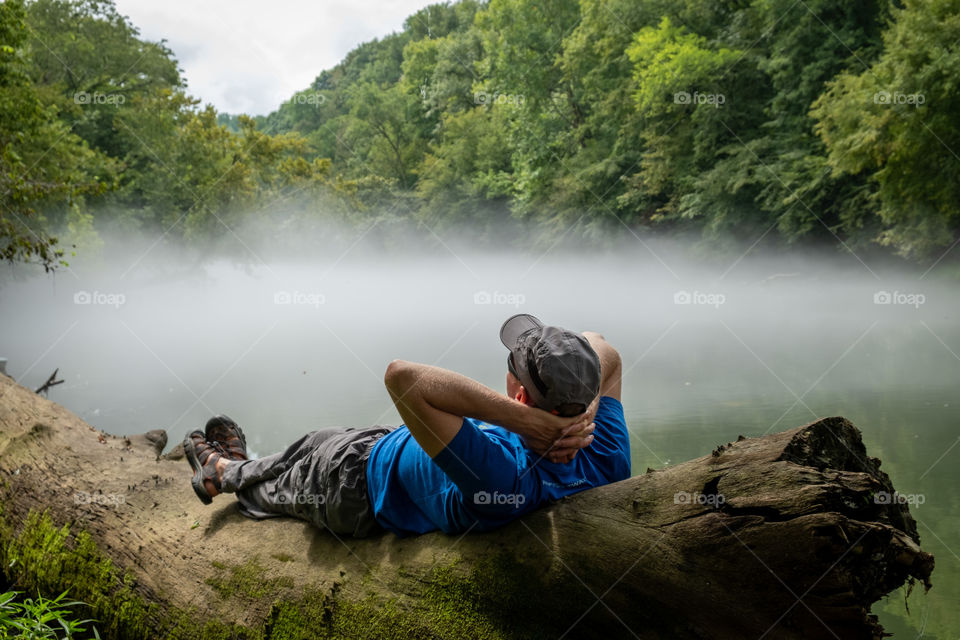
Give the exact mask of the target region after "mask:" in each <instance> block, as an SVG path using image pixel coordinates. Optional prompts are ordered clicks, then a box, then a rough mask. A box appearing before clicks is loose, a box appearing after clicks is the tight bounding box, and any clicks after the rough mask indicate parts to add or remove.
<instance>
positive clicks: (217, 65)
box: [116, 0, 437, 115]
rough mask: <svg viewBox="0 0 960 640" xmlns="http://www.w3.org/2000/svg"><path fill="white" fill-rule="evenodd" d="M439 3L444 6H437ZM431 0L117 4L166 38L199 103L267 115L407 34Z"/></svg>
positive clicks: (146, 32) (147, 0)
mask: <svg viewBox="0 0 960 640" xmlns="http://www.w3.org/2000/svg"><path fill="white" fill-rule="evenodd" d="M432 1H433V2H436V1H437V0H432ZM431 3H432V2H431V0H272V1H271V2H262V1H261V2H252V1H250V0H203V1H202V2H197V1H196V0H191V1H187V0H163V1H162V2H157V0H116V6H117V10H118V11H119V12H120V13H122V14H124V15H127V16H129V17H130V19H131V21H132V22H133V24H135V25H136V26H137V27H139V29H140V33H141V35H142V36H143V37H144V38H145V39H147V40H151V41H156V40H160V39H161V38H165V39H166V40H167V45H168V46H169V47H170V48H171V49H173V52H174V54H175V55H176V57H177V60H178V61H179V62H180V67H181V68H182V69H183V70H184V75H185V76H186V78H187V82H188V88H189V92H190V94H191V95H193V96H195V97H198V98H200V99H201V100H203V102H204V103H212V104H213V105H214V106H215V107H216V108H217V110H218V111H226V112H229V113H249V114H251V115H257V114H266V113H269V112H271V111H273V110H274V109H276V108H277V106H278V105H279V104H280V103H281V102H283V101H284V100H286V99H287V98H289V97H290V96H291V95H292V94H293V92H294V91H297V90H298V89H305V88H307V87H308V86H309V85H310V83H311V82H312V81H313V79H314V78H315V77H316V76H317V74H318V73H320V72H321V71H322V70H324V69H328V68H330V67H332V66H334V65H335V64H337V63H338V62H339V61H340V60H341V59H342V58H343V56H344V55H345V54H346V53H347V52H348V51H350V50H351V49H353V48H354V47H355V46H357V45H358V44H360V43H361V42H365V41H367V40H371V39H373V38H378V37H383V36H385V35H387V34H389V33H391V32H393V31H399V30H400V29H401V28H402V27H403V21H404V19H405V18H406V17H407V16H408V15H410V14H411V13H413V12H415V11H416V10H417V9H420V8H422V7H425V6H427V5H428V4H431Z"/></svg>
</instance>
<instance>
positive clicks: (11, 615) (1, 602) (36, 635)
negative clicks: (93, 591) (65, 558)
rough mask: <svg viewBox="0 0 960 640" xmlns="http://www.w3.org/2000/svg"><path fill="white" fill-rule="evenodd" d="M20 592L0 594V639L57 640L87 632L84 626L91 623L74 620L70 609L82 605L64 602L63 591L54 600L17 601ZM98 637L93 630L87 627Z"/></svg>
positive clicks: (64, 595) (95, 630) (29, 599)
mask: <svg viewBox="0 0 960 640" xmlns="http://www.w3.org/2000/svg"><path fill="white" fill-rule="evenodd" d="M19 596H22V593H20V592H18V591H8V592H6V593H3V594H0V632H2V633H3V637H4V638H7V637H12V638H22V639H23V640H60V639H61V638H63V639H65V640H66V639H67V638H73V637H74V636H75V635H76V634H84V633H85V632H87V627H86V626H85V625H86V624H87V623H89V622H94V621H93V620H74V619H73V617H74V616H73V612H72V611H71V608H72V607H75V606H77V605H82V604H83V603H82V602H74V601H70V600H66V597H67V592H66V591H64V592H63V593H61V594H60V595H59V596H57V597H56V598H44V597H43V596H40V595H38V596H37V597H36V598H22V599H21V598H19ZM90 629H91V631H92V633H93V637H95V638H99V637H100V634H99V632H98V631H97V628H96V627H91V628H90Z"/></svg>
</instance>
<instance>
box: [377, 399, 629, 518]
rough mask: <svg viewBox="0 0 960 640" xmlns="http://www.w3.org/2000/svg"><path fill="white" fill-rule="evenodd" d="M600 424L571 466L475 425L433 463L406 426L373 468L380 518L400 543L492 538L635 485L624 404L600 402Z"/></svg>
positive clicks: (386, 439) (383, 446)
mask: <svg viewBox="0 0 960 640" xmlns="http://www.w3.org/2000/svg"><path fill="white" fill-rule="evenodd" d="M594 424H595V425H596V429H595V430H594V433H593V435H594V439H593V442H592V443H591V444H590V446H589V447H587V448H585V449H581V450H580V451H579V452H578V453H577V455H576V457H575V458H574V459H573V460H572V461H571V462H569V463H567V464H556V463H553V462H550V461H549V460H547V459H546V458H542V459H541V458H540V456H539V455H537V454H536V453H534V452H532V451H530V450H529V449H527V448H526V446H524V444H523V440H522V439H521V438H520V436H518V435H517V434H515V433H512V432H510V431H507V430H506V429H504V428H503V427H498V426H495V425H490V424H487V423H485V422H480V421H479V420H474V419H473V418H464V420H463V425H462V426H461V428H460V431H459V432H457V435H456V436H454V438H453V440H451V441H450V442H449V444H447V446H446V447H445V448H444V449H443V450H442V451H441V452H440V453H438V454H437V456H436V457H435V458H433V459H431V458H430V456H428V455H427V453H426V452H425V451H424V450H423V449H422V448H421V447H420V445H419V444H418V443H417V441H416V440H415V439H414V438H413V436H412V435H411V433H410V430H409V429H407V427H406V426H401V427H400V428H398V429H396V430H394V431H392V432H390V433H389V434H387V435H385V436H383V437H382V438H380V440H378V441H377V443H376V444H375V445H374V447H373V450H372V451H371V452H370V458H369V460H368V461H367V489H368V492H369V496H370V502H371V504H372V505H373V512H374V515H375V516H376V519H377V521H378V522H379V523H380V524H381V525H383V527H384V528H386V529H387V530H389V531H392V532H394V533H395V534H397V535H398V536H405V535H410V534H419V533H426V532H428V531H435V530H437V529H440V530H442V531H445V532H446V533H459V532H462V531H466V530H467V529H472V530H473V531H488V530H490V529H495V528H497V527H499V526H502V525H504V524H506V523H508V522H510V521H511V520H514V519H516V518H517V517H519V516H521V515H523V514H525V513H527V512H529V511H532V510H533V509H536V508H537V507H539V506H540V505H541V504H543V503H544V502H547V501H549V500H557V499H559V498H562V497H564V496H568V495H570V494H573V493H577V492H578V491H583V490H584V489H589V488H591V487H598V486H600V485H604V484H608V483H611V482H617V481H619V480H624V479H626V478H629V477H630V439H629V434H628V433H627V425H626V422H625V420H624V417H623V405H622V404H621V403H620V401H619V400H616V399H615V398H611V397H609V396H604V397H602V398H600V403H599V406H598V408H597V415H596V417H595V418H594Z"/></svg>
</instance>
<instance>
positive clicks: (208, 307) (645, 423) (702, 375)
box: [0, 245, 960, 638]
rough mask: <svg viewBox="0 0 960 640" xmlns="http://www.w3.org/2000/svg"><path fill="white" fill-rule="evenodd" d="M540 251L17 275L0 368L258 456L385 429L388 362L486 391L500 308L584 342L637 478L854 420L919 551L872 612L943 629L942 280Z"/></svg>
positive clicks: (948, 419) (953, 456)
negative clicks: (904, 507)
mask: <svg viewBox="0 0 960 640" xmlns="http://www.w3.org/2000/svg"><path fill="white" fill-rule="evenodd" d="M651 249H652V250H651ZM558 253H560V252H551V251H549V250H548V251H545V252H541V253H536V252H531V253H529V254H526V255H516V254H508V253H502V254H492V255H491V254H481V253H473V252H471V251H469V250H468V249H463V248H458V249H456V250H453V249H450V250H449V251H446V252H441V253H440V254H431V255H429V256H426V255H424V256H418V257H414V256H406V257H401V256H396V255H391V256H390V257H389V258H388V257H385V256H384V255H379V254H378V253H377V252H375V251H367V250H361V251H354V252H346V253H343V252H341V253H336V254H330V255H325V256H324V257H322V258H317V259H316V260H315V261H312V262H310V263H299V264H294V263H281V262H272V263H270V264H264V263H258V262H257V261H256V260H252V261H251V260H248V261H246V263H245V264H231V263H226V262H212V263H197V262H191V261H180V260H178V259H164V260H157V259H154V260H152V261H150V262H149V263H148V262H147V261H141V260H136V261H132V262H130V263H124V264H119V265H117V264H112V265H106V264H103V263H100V264H90V265H80V264H77V265H73V266H72V267H71V269H70V270H69V271H64V272H61V273H58V274H57V275H56V276H55V277H51V276H44V275H30V272H29V271H28V270H26V269H24V268H23V267H20V268H17V269H16V270H8V272H7V273H5V274H4V276H5V280H4V282H3V284H2V286H0V317H2V318H3V321H2V326H3V331H2V336H0V357H5V358H8V360H9V362H8V364H7V372H8V373H9V374H10V375H12V376H14V377H15V378H16V379H17V380H18V381H20V382H21V383H22V384H25V385H27V386H31V387H36V386H39V385H40V384H42V382H43V381H44V380H45V379H46V377H47V376H48V375H49V374H50V373H52V372H53V370H54V369H55V368H57V367H59V369H60V376H61V377H62V378H63V379H64V380H65V383H64V384H62V385H60V386H57V387H54V389H53V390H52V391H51V392H50V398H51V399H52V400H55V401H56V402H59V403H60V404H62V405H64V406H66V407H67V408H69V409H70V410H72V411H74V412H75V413H77V414H78V415H80V416H81V417H82V418H84V419H85V420H87V421H88V422H90V423H91V424H94V425H96V426H98V427H100V428H103V429H105V430H106V431H108V432H112V433H117V434H131V433H138V432H143V431H146V430H148V429H154V428H163V429H167V430H168V432H169V433H170V441H171V444H173V443H175V442H177V441H179V439H180V438H182V437H183V434H184V433H185V432H187V431H188V430H190V429H193V428H198V427H202V425H203V423H204V421H205V420H206V418H207V417H209V416H210V415H212V414H213V413H218V412H224V413H227V414H228V415H230V416H232V417H233V418H235V419H236V420H237V421H238V422H240V424H241V425H242V426H243V427H244V430H245V432H246V434H247V437H248V441H249V445H250V447H251V449H252V450H254V451H255V452H256V453H258V454H267V453H271V452H274V451H277V450H279V449H281V448H283V446H284V445H285V443H287V442H289V441H291V440H293V439H294V438H296V437H297V436H299V435H300V434H301V433H303V432H304V431H306V430H308V429H314V428H321V427H325V426H333V425H346V426H351V425H353V426H363V425H369V424H378V423H379V424H396V423H397V422H398V416H397V414H396V411H395V410H394V409H393V407H392V405H391V403H390V400H389V397H388V395H387V393H386V391H385V390H384V388H383V382H382V376H383V372H384V369H385V368H386V366H387V364H388V363H389V362H390V360H392V359H394V358H402V359H407V360H415V361H419V362H426V363H431V364H437V365H440V366H444V367H447V368H451V369H455V370H457V371H460V372H462V373H465V374H467V375H469V376H471V377H473V378H476V379H478V380H480V381H481V382H483V383H485V384H487V385H489V386H491V387H493V388H495V389H499V390H502V389H503V385H504V375H505V357H506V350H505V349H504V348H503V346H502V345H501V344H500V343H499V340H498V337H497V332H498V330H499V327H500V324H501V322H502V321H503V320H504V319H505V318H506V317H507V316H509V315H512V314H513V313H518V312H527V313H533V314H535V315H537V316H539V317H540V318H541V319H542V320H544V321H545V322H547V323H550V324H558V325H562V326H566V327H569V328H572V329H577V330H586V329H590V330H595V331H599V332H601V333H603V334H604V335H605V336H606V338H607V340H608V341H609V342H611V343H612V344H613V345H614V346H615V347H617V349H618V350H619V351H620V353H621V356H622V359H623V363H624V390H623V397H624V405H625V409H626V415H627V422H628V425H629V427H630V432H631V438H632V456H633V459H632V464H633V473H635V474H638V473H643V471H644V470H645V469H647V468H648V467H652V468H662V467H664V466H667V465H671V464H675V463H678V462H681V461H684V460H687V459H690V458H694V457H698V456H702V455H705V454H707V453H709V452H710V451H711V450H712V449H714V448H715V447H716V446H717V444H720V443H725V442H728V441H731V440H734V439H736V438H737V436H738V435H741V434H742V435H745V436H755V435H760V434H764V433H771V432H775V431H779V430H785V429H788V428H792V427H795V426H798V425H800V424H804V423H806V422H809V421H811V420H814V419H816V418H817V417H821V416H830V415H842V416H845V417H846V418H848V419H850V420H851V421H852V422H853V423H854V424H856V425H857V426H858V427H859V428H860V429H861V430H862V431H863V437H864V441H865V443H866V446H867V450H868V452H869V454H870V455H872V456H875V457H879V458H881V459H882V461H883V469H884V470H886V472H887V473H888V474H890V476H891V478H892V479H893V482H894V485H895V486H896V487H897V489H898V490H899V492H900V493H901V494H903V495H904V496H905V497H906V499H909V500H911V501H912V502H913V506H912V507H911V512H912V513H913V515H914V517H915V518H916V519H917V521H918V527H919V531H920V535H921V539H922V544H923V547H924V548H925V549H926V550H927V551H930V552H932V553H933V554H935V556H936V559H937V568H936V570H935V572H934V574H933V583H934V588H933V589H932V590H931V591H930V592H929V594H923V593H922V589H917V590H916V591H915V592H914V593H913V594H912V595H911V596H910V599H909V614H908V613H907V609H906V607H905V604H904V601H905V594H904V592H903V591H902V590H901V591H898V592H895V593H893V594H892V595H891V597H890V598H888V599H887V600H886V601H884V602H882V603H879V604H878V605H877V606H875V607H874V612H875V613H878V614H879V615H880V620H881V622H882V623H883V624H884V625H885V626H886V628H887V630H888V631H891V632H893V633H894V634H895V637H898V638H915V637H921V634H922V637H924V638H958V637H960V609H958V608H957V607H956V603H958V602H960V555H958V554H960V497H958V493H957V488H958V487H960V464H958V463H960V419H958V416H960V413H958V410H960V323H958V312H960V294H958V288H957V284H956V279H953V280H951V279H950V278H948V277H947V276H945V275H944V274H943V273H941V271H942V270H940V271H938V270H937V269H933V270H931V271H929V272H926V273H925V272H924V271H923V270H922V269H921V270H916V271H904V270H903V269H902V268H899V267H898V268H894V267H890V266H886V267H882V266H879V265H876V264H865V263H864V262H861V261H860V259H859V258H857V257H856V256H853V255H851V254H840V255H825V256H824V255H822V256H816V257H814V256H810V255H806V256H799V255H798V256H789V255H781V256H776V257H765V258H761V257H755V256H747V257H745V258H742V259H739V260H734V259H728V260H725V261H724V260H699V261H693V260H691V259H689V258H687V257H679V256H680V254H677V253H671V252H670V251H668V250H666V249H663V250H658V249H656V248H653V247H645V246H642V245H638V246H635V247H632V248H630V249H629V250H626V251H618V252H616V253H607V254H603V255H594V254H591V253H589V252H587V251H584V252H582V253H579V254H576V253H571V252H570V251H568V250H564V251H563V252H562V253H563V255H558ZM250 262H252V263H253V264H254V266H250V264H249V263H250ZM954 278H955V277H954ZM185 481H186V469H185ZM745 569H747V570H757V571H762V570H764V569H763V567H762V566H760V565H759V564H758V566H757V567H752V568H749V567H748V568H745Z"/></svg>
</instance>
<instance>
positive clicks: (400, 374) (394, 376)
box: [383, 360, 410, 389]
mask: <svg viewBox="0 0 960 640" xmlns="http://www.w3.org/2000/svg"><path fill="white" fill-rule="evenodd" d="M409 370H410V363H409V362H407V361H406V360H393V361H392V362H390V364H388V365H387V370H386V371H385V372H384V374H383V384H385V385H386V387H387V389H397V388H399V387H400V386H401V384H402V383H403V379H404V378H405V377H406V375H407V372H408V371H409Z"/></svg>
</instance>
